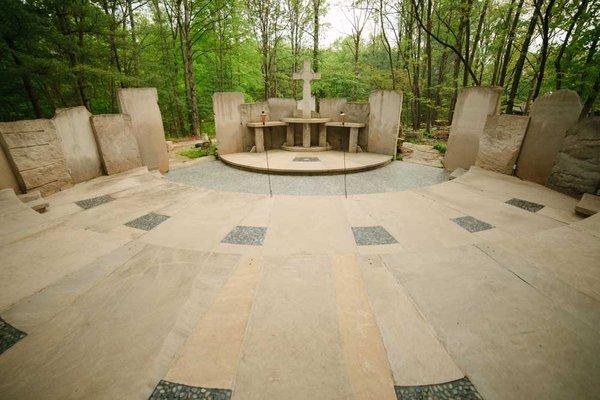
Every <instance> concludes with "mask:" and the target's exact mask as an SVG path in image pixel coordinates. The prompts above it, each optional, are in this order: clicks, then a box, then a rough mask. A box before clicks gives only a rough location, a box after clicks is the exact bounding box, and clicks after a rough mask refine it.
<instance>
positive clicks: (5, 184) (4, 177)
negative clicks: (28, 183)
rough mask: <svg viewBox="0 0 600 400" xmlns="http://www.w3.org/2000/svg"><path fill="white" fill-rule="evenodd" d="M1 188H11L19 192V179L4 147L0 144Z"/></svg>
mask: <svg viewBox="0 0 600 400" xmlns="http://www.w3.org/2000/svg"><path fill="white" fill-rule="evenodd" d="M2 189H13V190H14V191H15V193H21V187H20V186H19V181H18V180H17V177H16V176H15V173H14V172H13V170H12V167H11V165H10V162H9V161H8V158H7V157H6V154H5V153H4V149H3V148H2V146H0V190H2Z"/></svg>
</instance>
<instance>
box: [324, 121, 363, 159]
mask: <svg viewBox="0 0 600 400" xmlns="http://www.w3.org/2000/svg"><path fill="white" fill-rule="evenodd" d="M325 126H326V127H327V126H333V127H336V128H349V129H350V138H349V140H348V153H356V149H357V147H358V130H359V129H360V128H364V127H365V126H367V125H366V124H363V123H360V122H344V123H341V122H327V123H325Z"/></svg>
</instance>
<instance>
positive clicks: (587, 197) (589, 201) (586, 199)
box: [575, 193, 600, 215]
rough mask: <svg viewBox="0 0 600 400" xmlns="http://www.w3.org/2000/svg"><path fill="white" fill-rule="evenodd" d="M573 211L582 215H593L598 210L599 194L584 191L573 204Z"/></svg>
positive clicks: (599, 208)
mask: <svg viewBox="0 0 600 400" xmlns="http://www.w3.org/2000/svg"><path fill="white" fill-rule="evenodd" d="M575 211H577V212H578V213H579V214H583V215H594V214H596V213H598V212H600V196H594V195H593V194H589V193H584V194H583V196H582V197H581V200H579V203H577V205H576V206H575Z"/></svg>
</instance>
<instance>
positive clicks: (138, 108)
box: [117, 88, 169, 172]
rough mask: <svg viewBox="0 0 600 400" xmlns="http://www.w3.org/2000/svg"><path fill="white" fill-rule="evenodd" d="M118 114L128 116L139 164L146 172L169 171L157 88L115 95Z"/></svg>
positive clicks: (140, 89) (120, 90)
mask: <svg viewBox="0 0 600 400" xmlns="http://www.w3.org/2000/svg"><path fill="white" fill-rule="evenodd" d="M117 97H118V100H119V109H120V110H121V113H123V114H127V115H129V116H131V123H132V126H133V133H134V135H135V138H136V140H137V142H138V147H139V151H140V156H141V157H142V162H143V163H144V165H145V166H147V167H148V169H158V170H159V171H160V172H167V171H168V170H169V155H168V154H167V145H166V143H165V129H164V127H163V122H162V116H161V114H160V109H159V108H158V94H157V93H156V88H127V89H119V90H118V92H117Z"/></svg>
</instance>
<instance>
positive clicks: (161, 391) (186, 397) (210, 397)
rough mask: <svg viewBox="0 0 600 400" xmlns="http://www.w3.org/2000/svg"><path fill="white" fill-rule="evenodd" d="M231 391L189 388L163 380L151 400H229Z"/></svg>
mask: <svg viewBox="0 0 600 400" xmlns="http://www.w3.org/2000/svg"><path fill="white" fill-rule="evenodd" d="M230 398H231V390H229V389H211V388H203V387H195V386H187V385H182V384H179V383H174V382H169V381H165V380H161V381H160V382H158V385H156V388H155V389H154V392H152V394H151V395H150V398H149V400H192V399H198V400H229V399H230Z"/></svg>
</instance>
